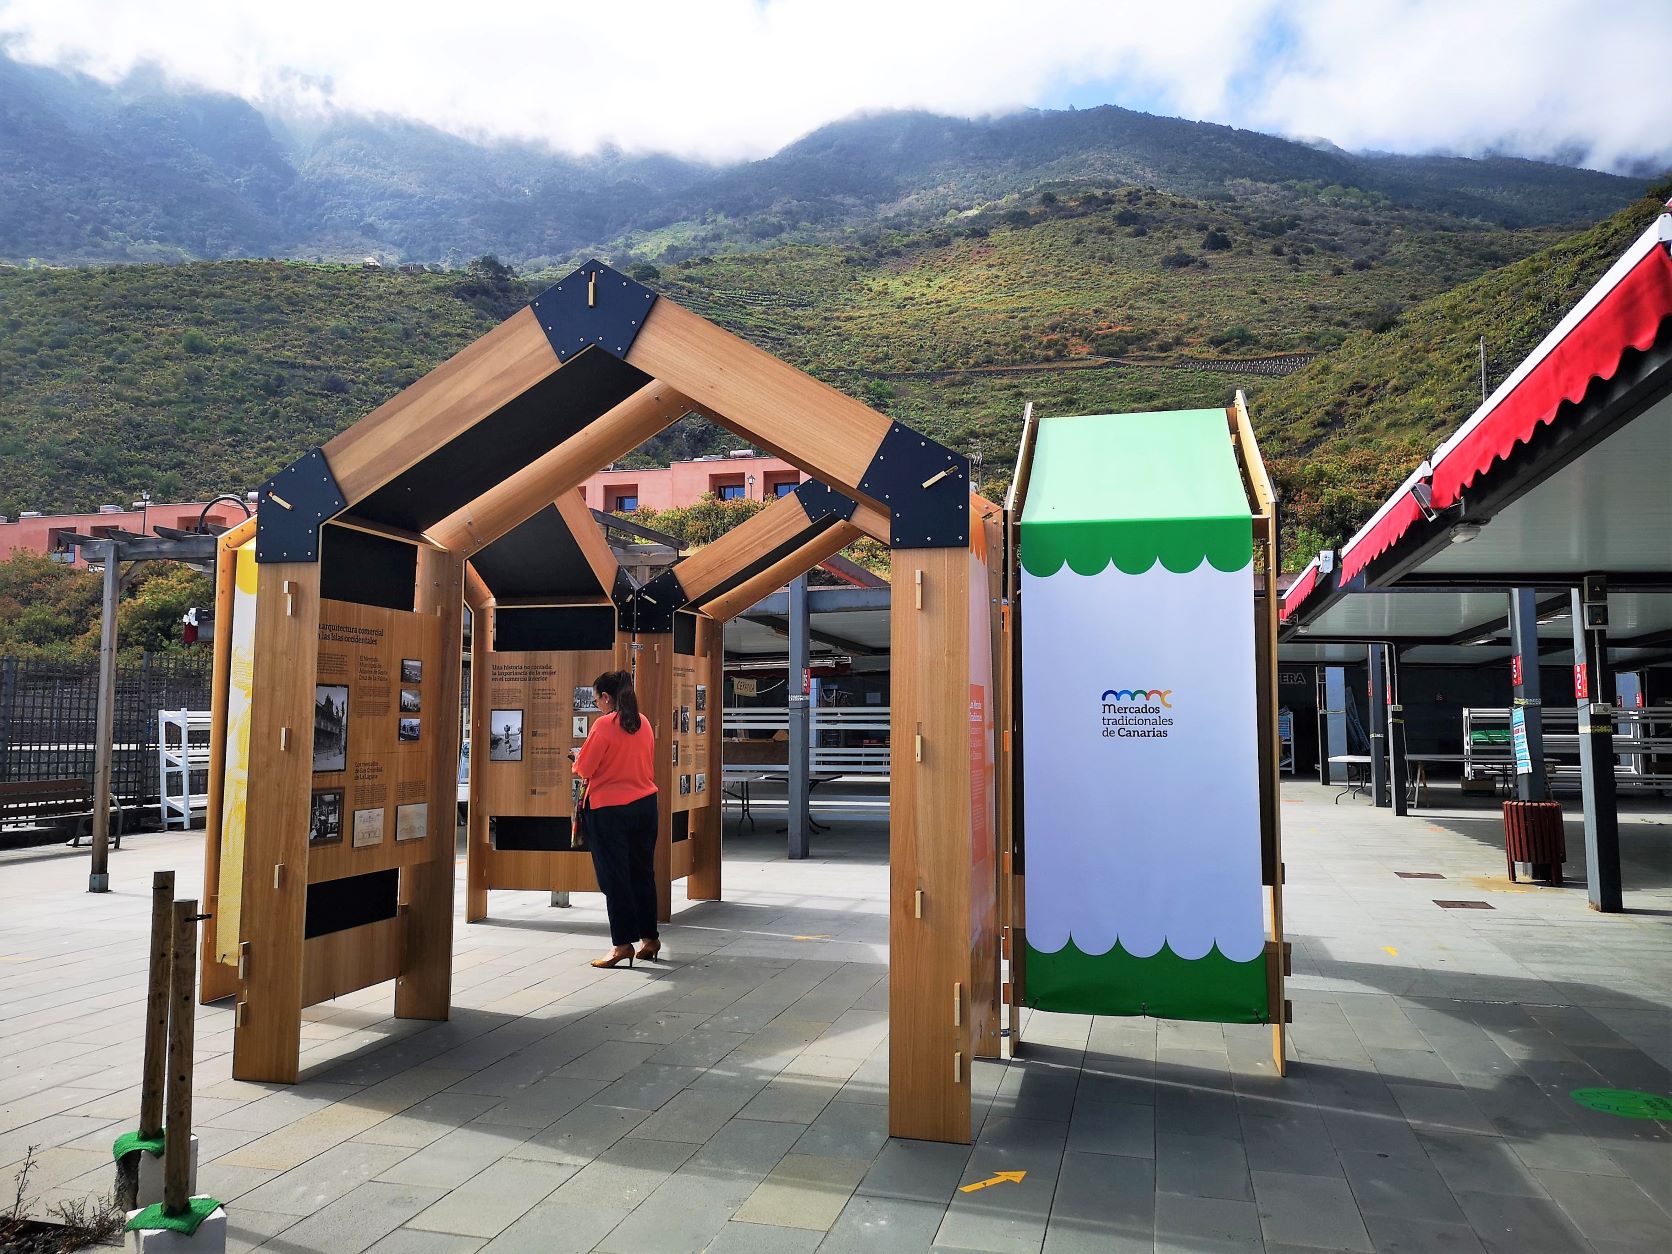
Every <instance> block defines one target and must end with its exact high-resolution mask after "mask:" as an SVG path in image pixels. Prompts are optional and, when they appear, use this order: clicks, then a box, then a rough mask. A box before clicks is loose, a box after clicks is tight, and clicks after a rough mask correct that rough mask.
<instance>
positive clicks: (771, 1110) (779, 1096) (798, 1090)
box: [739, 1076, 841, 1124]
mask: <svg viewBox="0 0 1672 1254" xmlns="http://www.w3.org/2000/svg"><path fill="white" fill-rule="evenodd" d="M839 1088H841V1085H840V1084H838V1083H837V1082H836V1081H834V1080H821V1079H818V1078H815V1077H812V1076H780V1077H779V1078H778V1079H775V1080H773V1081H771V1082H770V1083H768V1084H767V1086H766V1087H765V1088H763V1089H762V1090H761V1091H760V1092H759V1093H757V1094H756V1095H755V1096H754V1097H752V1098H750V1099H749V1104H748V1105H747V1106H745V1107H744V1108H743V1109H742V1111H741V1112H739V1113H740V1114H741V1115H742V1116H743V1117H744V1118H745V1119H768V1120H772V1121H775V1122H779V1123H808V1124H810V1123H812V1122H813V1120H815V1119H817V1118H818V1117H819V1113H820V1112H821V1111H823V1110H824V1108H825V1107H826V1106H828V1105H829V1104H830V1100H831V1098H833V1097H835V1096H836V1090H837V1089H839Z"/></svg>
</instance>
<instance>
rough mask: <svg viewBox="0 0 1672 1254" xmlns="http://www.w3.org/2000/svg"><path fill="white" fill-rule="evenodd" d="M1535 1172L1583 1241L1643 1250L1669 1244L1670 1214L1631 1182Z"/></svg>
mask: <svg viewBox="0 0 1672 1254" xmlns="http://www.w3.org/2000/svg"><path fill="white" fill-rule="evenodd" d="M1537 1175H1538V1179H1539V1183H1540V1184H1542V1185H1543V1186H1544V1188H1545V1191H1546V1192H1548V1193H1549V1194H1550V1196H1551V1197H1552V1198H1554V1199H1555V1201H1556V1204H1557V1205H1558V1206H1560V1207H1561V1208H1562V1209H1563V1210H1564V1211H1566V1212H1567V1215H1568V1218H1569V1219H1571V1220H1573V1223H1574V1226H1575V1227H1576V1228H1578V1229H1579V1231H1580V1232H1581V1233H1582V1234H1583V1235H1584V1236H1585V1237H1586V1239H1587V1240H1589V1241H1592V1242H1593V1243H1594V1242H1599V1241H1611V1242H1616V1243H1619V1244H1622V1245H1640V1246H1642V1247H1643V1248H1645V1249H1652V1248H1659V1249H1661V1250H1665V1249H1666V1248H1668V1247H1669V1246H1672V1217H1669V1216H1668V1215H1667V1213H1666V1212H1665V1211H1664V1210H1662V1209H1661V1208H1660V1207H1659V1206H1657V1205H1655V1203H1654V1202H1652V1201H1651V1200H1650V1199H1649V1197H1648V1195H1647V1194H1646V1193H1644V1192H1643V1190H1642V1189H1640V1188H1638V1187H1637V1185H1636V1184H1634V1183H1632V1181H1630V1180H1627V1179H1621V1178H1619V1177H1617V1176H1585V1175H1579V1174H1577V1173H1574V1172H1566V1171H1540V1172H1538V1173H1537Z"/></svg>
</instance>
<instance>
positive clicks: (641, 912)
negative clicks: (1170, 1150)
mask: <svg viewBox="0 0 1672 1254" xmlns="http://www.w3.org/2000/svg"><path fill="white" fill-rule="evenodd" d="M592 686H593V689H594V690H595V691H596V693H597V699H598V708H599V710H601V711H602V712H603V713H602V717H600V718H597V719H594V720H593V723H592V729H591V731H589V732H588V733H587V737H586V742H585V743H584V744H582V745H581V747H580V748H579V749H571V750H569V757H570V759H571V760H572V761H573V762H574V764H575V774H576V775H579V776H580V777H581V778H582V779H584V780H585V781H586V802H585V812H584V813H585V817H584V819H583V820H582V827H583V829H584V831H585V832H586V844H587V848H589V849H590V850H591V851H592V869H593V870H594V871H595V872H596V873H597V876H598V888H599V889H600V891H602V892H603V894H604V903H605V906H606V908H607V909H608V912H609V917H610V942H611V943H612V944H613V945H614V946H615V947H614V948H613V949H611V950H610V952H609V953H608V954H606V955H605V956H604V957H602V958H594V959H593V960H592V965H593V966H595V967H615V966H619V965H620V964H621V963H623V962H625V963H626V964H627V965H628V966H632V965H633V959H634V958H635V957H639V958H648V959H650V960H651V961H652V962H654V961H655V960H656V955H657V954H659V953H661V952H662V942H661V941H660V940H659V939H658V938H657V935H656V779H655V776H654V775H653V773H652V763H654V762H655V760H656V735H655V733H654V732H652V731H651V730H650V723H649V722H648V720H646V719H645V718H644V717H643V716H642V715H640V713H639V698H638V694H636V693H635V692H634V691H633V677H632V676H631V675H629V674H628V673H627V672H626V671H606V672H604V674H602V675H600V676H598V678H597V679H595V680H593V681H592ZM635 941H642V942H643V944H642V945H640V946H639V949H638V952H637V953H636V954H635V953H634V951H633V942H635Z"/></svg>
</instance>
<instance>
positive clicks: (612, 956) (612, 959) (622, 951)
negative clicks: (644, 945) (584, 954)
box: [592, 945, 633, 971]
mask: <svg viewBox="0 0 1672 1254" xmlns="http://www.w3.org/2000/svg"><path fill="white" fill-rule="evenodd" d="M622 962H626V964H627V965H628V967H631V966H632V965H633V947H632V946H631V945H620V946H617V947H616V948H614V949H612V950H610V952H609V953H608V954H606V955H605V956H604V957H602V958H594V959H593V960H592V965H593V966H595V967H598V968H600V969H602V970H605V971H613V970H615V968H617V967H619V966H620V965H621V964H622Z"/></svg>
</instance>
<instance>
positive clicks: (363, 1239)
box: [211, 1180, 442, 1254]
mask: <svg viewBox="0 0 1672 1254" xmlns="http://www.w3.org/2000/svg"><path fill="white" fill-rule="evenodd" d="M441 1195H442V1190H440V1189H428V1188H421V1187H418V1186H416V1185H409V1184H384V1183H382V1182H381V1181H376V1180H374V1181H371V1182H369V1183H367V1184H362V1185H360V1186H359V1187H358V1188H356V1189H353V1190H351V1191H349V1192H348V1193H345V1194H343V1196H342V1197H339V1198H338V1199H337V1200H336V1201H334V1202H332V1203H331V1204H330V1205H328V1206H324V1207H321V1208H320V1209H319V1210H318V1211H315V1212H314V1213H313V1214H312V1215H309V1216H308V1217H307V1218H306V1219H304V1220H302V1221H301V1222H300V1223H298V1224H296V1225H294V1226H293V1227H290V1228H286V1229H285V1230H284V1235H283V1237H282V1238H280V1244H282V1245H284V1246H287V1247H289V1248H290V1249H293V1250H333V1251H341V1252H342V1254H358V1252H359V1251H361V1250H365V1249H369V1248H370V1247H371V1246H373V1245H375V1244H376V1243H377V1242H378V1241H379V1240H380V1239H382V1238H383V1237H385V1236H387V1235H388V1234H389V1233H391V1232H393V1231H394V1230H395V1229H397V1228H399V1227H400V1226H401V1225H402V1224H403V1223H405V1222H406V1221H407V1220H409V1219H411V1218H412V1217H413V1216H414V1215H416V1214H417V1213H418V1212H419V1211H421V1210H423V1209H424V1208H425V1207H426V1206H428V1205H430V1203H432V1202H434V1201H435V1200H436V1199H437V1198H439V1197H440V1196H441ZM211 1196H212V1195H211ZM228 1214H231V1211H228Z"/></svg>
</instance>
